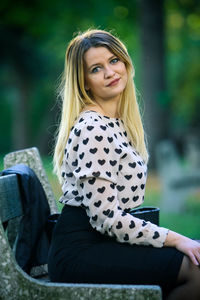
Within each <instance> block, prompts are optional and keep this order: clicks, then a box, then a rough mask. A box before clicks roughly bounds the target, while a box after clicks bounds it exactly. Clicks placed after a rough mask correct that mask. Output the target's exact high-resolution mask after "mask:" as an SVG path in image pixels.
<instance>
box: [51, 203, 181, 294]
mask: <svg viewBox="0 0 200 300" xmlns="http://www.w3.org/2000/svg"><path fill="white" fill-rule="evenodd" d="M183 256H184V255H183V253H181V252H180V251H178V250H176V249H175V248H172V247H163V248H155V247H152V246H138V245H130V244H122V243H119V242H117V241H116V240H115V239H114V238H111V237H108V236H105V235H102V234H101V233H99V232H97V231H96V230H94V229H93V228H92V227H91V225H90V223H89V218H88V216H87V214H86V212H85V210H84V209H83V208H81V207H71V206H67V205H65V206H64V208H63V210H62V213H61V215H60V217H59V219H58V222H57V225H56V227H55V229H54V232H53V237H52V242H51V247H50V251H49V259H48V269H49V276H50V279H51V281H53V282H66V283H104V284H150V285H159V286H161V288H162V289H163V291H164V292H165V291H170V290H171V289H172V288H173V287H174V286H175V284H176V279H177V276H178V272H179V269H180V266H181V263H182V259H183Z"/></svg>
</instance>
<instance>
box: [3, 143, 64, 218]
mask: <svg viewBox="0 0 200 300" xmlns="http://www.w3.org/2000/svg"><path fill="white" fill-rule="evenodd" d="M16 164H25V165H27V166H29V167H30V168H31V169H33V171H34V172H35V173H36V175H37V176H38V178H39V180H40V182H41V183H42V186H43V188H44V190H45V193H46V195H47V199H48V202H49V206H50V209H51V213H57V212H58V208H57V205H56V201H55V197H54V194H53V191H52V188H51V185H50V183H49V181H48V178H47V174H46V172H45V170H44V167H43V164H42V161H41V158H40V154H39V151H38V149H37V148H35V147H33V148H28V149H24V150H20V151H15V152H11V153H8V154H7V155H6V156H5V157H4V168H5V169H7V168H9V167H11V166H13V165H16Z"/></svg>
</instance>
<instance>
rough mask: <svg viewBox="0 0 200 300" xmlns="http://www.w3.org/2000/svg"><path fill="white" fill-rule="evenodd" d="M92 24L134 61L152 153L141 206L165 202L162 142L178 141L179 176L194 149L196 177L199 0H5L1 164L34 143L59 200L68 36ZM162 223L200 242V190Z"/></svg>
mask: <svg viewBox="0 0 200 300" xmlns="http://www.w3.org/2000/svg"><path fill="white" fill-rule="evenodd" d="M88 28H99V29H105V30H111V31H112V32H113V33H115V34H117V36H118V37H119V38H120V39H121V40H122V41H123V42H124V43H125V45H126V46H127V48H128V51H129V54H130V56H131V58H132V60H133V64H134V67H135V71H136V75H135V79H134V80H135V83H136V87H137V94H138V100H139V103H140V107H141V111H142V114H143V120H144V126H145V130H146V132H147V139H148V145H149V152H150V164H149V167H150V168H149V179H148V181H147V189H146V198H145V205H156V206H157V205H158V206H159V205H160V204H161V199H162V184H161V178H160V175H159V172H158V171H159V170H158V165H157V163H156V155H155V153H156V149H157V146H158V145H159V143H160V142H161V141H163V140H169V141H172V142H173V144H174V145H175V147H176V150H177V153H178V158H179V161H178V163H179V165H180V166H181V168H183V169H182V170H183V171H182V172H183V173H184V172H187V170H188V168H190V162H189V161H188V160H187V155H186V154H187V151H188V148H189V147H188V145H192V147H193V148H194V147H195V149H196V150H195V151H196V153H197V155H196V157H197V159H196V162H195V163H196V166H195V167H196V170H197V173H198V172H199V173H200V155H199V156H198V153H200V117H199V104H200V84H199V78H200V61H199V50H200V1H198V0H176V1H174V0H163V1H162V0H106V1H105V0H102V1H99V0H85V1H83V0H82V1H80V0H76V1H69V0H60V1H59V0H57V1H55V0H52V1H49V0H48V1H47V0H35V1H33V0H30V1H25V0H24V1H19V0H16V1H14V0H2V1H1V3H0V40H1V47H0V80H1V89H0V128H1V136H0V158H1V160H0V161H1V164H0V167H1V169H2V168H3V156H4V155H5V154H6V153H8V152H10V151H15V150H20V149H24V148H28V147H33V146H36V147H38V149H39V151H40V153H41V154H42V158H43V162H44V165H45V168H46V171H47V174H48V176H49V180H50V182H51V184H52V187H53V190H54V192H55V195H56V198H57V199H58V198H59V196H60V194H61V190H60V187H59V184H58V181H57V179H56V177H55V175H53V174H52V151H53V147H54V137H55V131H56V129H57V125H58V122H59V112H60V102H59V99H57V97H56V89H57V87H58V84H59V80H60V76H61V74H62V71H63V66H64V57H65V50H66V47H67V44H68V42H69V41H70V39H71V38H72V37H73V35H74V33H77V32H79V31H84V30H86V29H88ZM198 157H199V160H198ZM185 166H187V168H186V169H184V168H185ZM197 177H198V176H197ZM198 184H199V182H198ZM198 184H197V186H198ZM199 186H200V184H199ZM161 225H162V226H166V227H168V228H172V229H174V230H177V231H179V232H180V233H183V234H186V235H189V236H191V237H193V238H200V232H199V228H200V190H199V188H196V189H195V190H194V192H192V193H190V195H189V196H188V198H187V201H186V203H185V205H184V208H183V209H182V210H181V211H179V212H175V213H173V212H170V213H169V212H165V211H162V210H161Z"/></svg>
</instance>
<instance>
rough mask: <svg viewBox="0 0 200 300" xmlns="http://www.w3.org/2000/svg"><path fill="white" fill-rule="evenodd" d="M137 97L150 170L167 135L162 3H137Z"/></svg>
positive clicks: (152, 0)
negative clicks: (139, 95)
mask: <svg viewBox="0 0 200 300" xmlns="http://www.w3.org/2000/svg"><path fill="white" fill-rule="evenodd" d="M138 3H139V7H140V21H139V27H140V38H141V52H142V55H141V60H142V62H141V70H142V71H141V73H142V74H141V80H142V88H141V93H142V97H143V98H144V101H145V114H144V120H145V127H146V133H147V140H148V148H149V153H150V156H151V160H150V165H152V166H154V153H155V146H156V144H157V143H158V142H159V140H161V139H163V138H164V137H166V136H167V134H168V117H169V114H168V112H167V107H166V105H165V101H166V97H167V91H166V78H165V48H164V40H165V31H164V10H163V3H164V1H163V0H157V1H155V0H141V1H138Z"/></svg>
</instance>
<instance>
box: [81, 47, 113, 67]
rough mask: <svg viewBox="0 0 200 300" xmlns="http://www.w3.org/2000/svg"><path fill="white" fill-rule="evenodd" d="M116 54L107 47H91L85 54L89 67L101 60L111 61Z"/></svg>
mask: <svg viewBox="0 0 200 300" xmlns="http://www.w3.org/2000/svg"><path fill="white" fill-rule="evenodd" d="M113 55H114V54H113V53H112V52H111V51H110V50H109V49H108V48H106V47H91V48H90V49H88V50H87V51H86V52H85V54H84V60H85V62H86V64H87V65H90V64H94V63H98V61H99V60H101V59H105V60H106V59H109V58H110V57H112V56H113Z"/></svg>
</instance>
